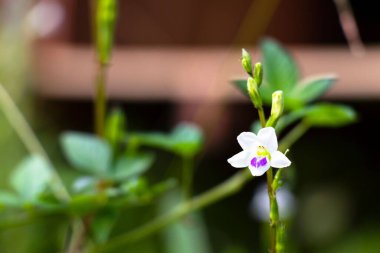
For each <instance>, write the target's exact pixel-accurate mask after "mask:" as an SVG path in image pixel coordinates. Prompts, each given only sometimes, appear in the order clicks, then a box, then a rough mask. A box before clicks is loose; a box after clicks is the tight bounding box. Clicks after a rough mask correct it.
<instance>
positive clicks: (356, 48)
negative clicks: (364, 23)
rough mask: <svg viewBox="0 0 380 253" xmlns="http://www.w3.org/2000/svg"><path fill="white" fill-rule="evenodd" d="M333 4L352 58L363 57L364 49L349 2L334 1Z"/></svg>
mask: <svg viewBox="0 0 380 253" xmlns="http://www.w3.org/2000/svg"><path fill="white" fill-rule="evenodd" d="M334 3H335V6H336V8H337V11H338V14H339V19H340V25H341V26H342V29H343V33H344V36H345V37H346V39H347V43H348V46H349V47H350V50H351V53H352V54H353V55H354V56H363V55H364V53H365V47H364V44H363V41H362V39H361V37H360V33H359V28H358V25H357V22H356V20H355V16H354V13H353V11H352V7H351V4H350V1H348V0H334Z"/></svg>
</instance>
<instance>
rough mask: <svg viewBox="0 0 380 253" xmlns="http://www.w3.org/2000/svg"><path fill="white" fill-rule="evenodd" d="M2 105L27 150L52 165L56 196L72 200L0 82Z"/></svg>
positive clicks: (51, 183) (0, 104) (53, 187)
mask: <svg viewBox="0 0 380 253" xmlns="http://www.w3.org/2000/svg"><path fill="white" fill-rule="evenodd" d="M0 107H1V109H2V110H3V112H4V115H5V117H6V118H7V119H8V121H9V123H10V124H11V126H12V127H13V129H14V130H15V132H16V133H17V135H18V136H19V137H20V139H21V141H22V142H23V143H24V145H25V147H26V148H27V150H28V151H29V152H30V153H31V154H35V155H39V156H41V157H42V158H44V159H45V161H46V162H47V163H48V164H49V165H50V166H49V167H50V168H53V169H52V170H51V174H52V176H53V180H51V181H50V185H51V188H52V190H53V191H54V193H55V195H56V197H57V198H58V199H60V200H62V201H64V202H67V201H68V200H70V195H69V192H68V191H67V189H66V188H65V185H64V184H63V182H62V180H61V178H60V176H59V174H58V173H57V171H56V170H55V169H54V167H53V164H52V162H51V160H50V158H49V156H48V155H47V153H46V151H45V149H44V148H43V147H42V145H41V143H40V142H39V141H38V138H37V136H36V135H35V133H34V132H33V130H32V128H31V127H30V125H29V124H28V122H27V121H26V119H25V118H24V116H23V115H22V113H21V111H20V110H19V109H18V108H17V106H16V104H15V103H14V102H13V100H12V98H11V96H10V95H9V93H8V92H7V91H6V90H5V88H4V87H3V85H2V84H0Z"/></svg>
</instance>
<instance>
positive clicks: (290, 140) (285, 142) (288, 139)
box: [279, 121, 310, 150]
mask: <svg viewBox="0 0 380 253" xmlns="http://www.w3.org/2000/svg"><path fill="white" fill-rule="evenodd" d="M309 128H310V126H309V125H308V124H306V123H305V122H303V121H301V122H300V123H298V125H297V126H295V127H294V128H293V129H292V130H291V131H290V132H289V133H288V134H287V135H286V136H285V137H284V138H282V140H281V143H280V147H279V149H280V150H286V149H288V148H289V147H291V146H292V145H293V144H294V143H295V142H296V141H297V140H298V139H299V138H301V137H302V135H304V134H305V133H306V131H307V130H309Z"/></svg>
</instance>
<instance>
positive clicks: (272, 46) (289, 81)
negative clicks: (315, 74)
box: [261, 39, 299, 94]
mask: <svg viewBox="0 0 380 253" xmlns="http://www.w3.org/2000/svg"><path fill="white" fill-rule="evenodd" d="M261 52H262V55H263V65H264V79H265V80H266V81H267V84H268V85H269V87H270V88H271V91H272V92H273V91H276V90H282V91H284V93H285V94H288V92H289V91H291V90H292V89H293V87H294V86H295V85H296V83H297V82H298V78H299V73H298V67H297V65H296V63H295V61H294V60H293V58H292V57H291V56H290V54H289V53H288V52H287V51H286V50H285V49H284V48H282V47H281V46H280V44H279V43H277V42H276V41H274V40H271V39H266V40H264V41H263V42H262V43H261Z"/></svg>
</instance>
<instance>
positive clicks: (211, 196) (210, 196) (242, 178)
mask: <svg viewBox="0 0 380 253" xmlns="http://www.w3.org/2000/svg"><path fill="white" fill-rule="evenodd" d="M252 178H253V177H252V175H251V173H250V171H249V170H247V169H245V170H242V171H240V172H238V173H236V174H235V175H234V176H232V177H231V178H229V179H228V180H226V181H225V182H223V183H221V184H220V185H218V186H216V187H214V188H212V189H211V190H209V191H207V192H205V193H203V194H202V195H200V196H198V197H194V198H192V199H190V200H187V201H185V202H183V203H181V204H179V205H178V206H176V207H175V208H174V209H172V211H170V212H169V213H167V214H166V215H163V216H161V217H158V218H156V219H155V220H153V221H151V222H149V223H148V224H146V225H144V226H142V227H139V228H137V229H135V230H133V231H131V232H129V233H127V234H124V235H120V236H118V237H116V238H114V239H111V240H110V241H109V242H108V243H106V244H104V245H102V246H98V247H97V248H94V250H93V252H106V251H107V252H108V251H110V250H112V249H115V248H118V247H120V246H122V245H125V244H127V243H131V242H135V241H138V240H140V239H142V238H144V237H146V236H149V235H151V234H153V233H155V232H157V231H159V230H160V229H162V228H163V227H165V226H167V225H169V224H171V223H173V222H175V221H176V220H178V219H180V218H182V217H184V216H186V215H187V214H189V213H190V212H193V211H195V210H198V209H201V208H203V207H205V206H208V205H210V204H213V203H215V202H217V201H219V200H221V199H223V198H226V197H228V196H230V195H232V194H234V193H236V192H238V191H239V190H240V189H241V188H242V187H243V186H244V185H245V184H246V183H247V182H249V181H250V180H252Z"/></svg>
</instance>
